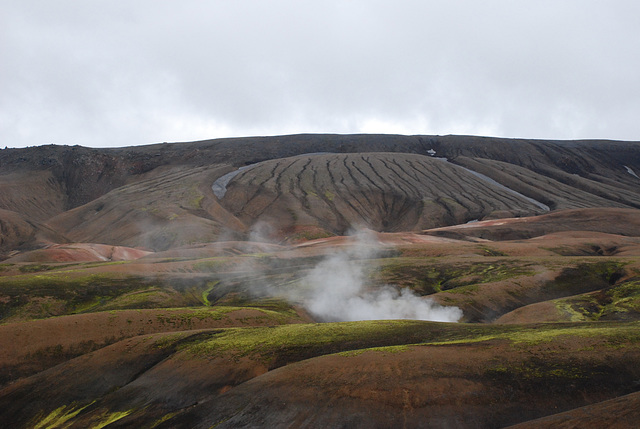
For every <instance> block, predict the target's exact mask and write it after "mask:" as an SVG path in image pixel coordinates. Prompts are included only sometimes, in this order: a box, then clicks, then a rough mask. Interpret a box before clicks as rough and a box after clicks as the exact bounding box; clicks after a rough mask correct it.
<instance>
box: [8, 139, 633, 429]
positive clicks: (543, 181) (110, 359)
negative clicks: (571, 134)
mask: <svg viewBox="0 0 640 429" xmlns="http://www.w3.org/2000/svg"><path fill="white" fill-rule="evenodd" d="M638 174H640V143H636V142H614V141H540V140H513V139H495V138H481V137H466V136H442V137H441V136H390V135H352V136H342V135H296V136H283V137H259V138H258V137H256V138H238V139H219V140H210V141H202V142H192V143H175V144H166V143H165V144H156V145H149V146H139V147H127V148H115V149H90V148H84V147H80V146H74V147H68V146H54V145H50V146H42V147H32V148H26V149H5V150H0V427H11V428H34V427H37V428H67V427H70V428H87V427H93V428H102V427H109V428H112V427H113V428H115V427H149V428H152V427H154V428H199V427H202V428H210V427H217V428H233V427H274V428H281V427H282V428H284V427H287V428H288V427H313V428H325V427H357V428H388V427H438V428H448V427H456V428H458V427H459V428H485V427H491V428H493V427H496V428H497V427H506V426H509V425H520V427H587V426H590V425H591V426H593V427H619V428H631V427H636V426H637V422H638V421H639V420H640V396H639V395H640V387H639V386H640V177H638Z"/></svg>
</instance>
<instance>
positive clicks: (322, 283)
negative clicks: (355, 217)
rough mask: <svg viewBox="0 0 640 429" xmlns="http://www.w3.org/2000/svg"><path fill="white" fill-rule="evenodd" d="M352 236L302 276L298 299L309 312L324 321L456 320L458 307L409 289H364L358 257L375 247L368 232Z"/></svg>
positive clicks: (367, 255) (364, 256)
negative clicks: (352, 240) (301, 292)
mask: <svg viewBox="0 0 640 429" xmlns="http://www.w3.org/2000/svg"><path fill="white" fill-rule="evenodd" d="M355 238H356V240H355V244H354V245H353V246H351V247H349V248H347V249H346V250H343V251H339V252H337V253H335V254H333V255H332V256H330V257H328V258H327V259H325V260H323V261H322V262H320V263H319V264H318V265H317V266H316V267H315V268H314V269H313V270H311V272H310V273H309V275H308V276H307V277H306V279H305V285H306V293H305V294H304V296H303V297H302V303H303V305H304V306H305V307H306V308H307V310H308V311H309V312H310V313H311V314H313V315H314V316H315V317H317V318H319V319H321V320H325V321H355V320H379V319H417V320H430V321H437V322H457V321H458V320H460V318H461V317H462V311H461V310H460V309H459V308H458V307H443V306H441V305H439V304H437V303H435V302H434V301H432V300H430V299H428V298H421V297H419V296H417V295H416V294H414V293H413V292H412V291H411V290H409V289H397V288H394V287H391V286H385V287H383V288H378V289H375V290H366V288H365V281H366V276H365V272H364V268H363V265H362V263H359V262H358V261H361V260H364V259H371V258H373V257H375V253H376V251H377V248H378V247H377V246H376V243H375V241H374V240H373V237H372V236H371V235H369V234H366V233H363V232H360V233H358V234H357V235H356V236H355Z"/></svg>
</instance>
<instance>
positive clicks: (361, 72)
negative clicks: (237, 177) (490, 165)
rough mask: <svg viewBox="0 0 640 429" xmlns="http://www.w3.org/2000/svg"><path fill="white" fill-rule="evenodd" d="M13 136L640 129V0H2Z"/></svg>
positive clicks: (4, 104) (0, 117) (3, 77)
mask: <svg viewBox="0 0 640 429" xmlns="http://www.w3.org/2000/svg"><path fill="white" fill-rule="evenodd" d="M0 6H1V9H0V146H1V147H4V146H9V147H23V146H33V145H41V144H49V143H55V144H70V145H74V144H80V145H84V146H94V147H106V146H129V145H139V144H149V143H156V142H163V141H167V142H172V141H190V140H201V139H208V138H216V137H227V136H249V135H277V134H291V133H301V132H313V133H322V132H327V133H399V134H475V135H490V136H504V137H527V138H558V139H574V138H579V139H582V138H609V139H622V140H640V25H639V21H638V20H639V19H640V2H639V1H637V0H624V1H623V0H606V1H605V0H600V1H595V0H572V1H563V0H553V1H551V0H549V1H547V0H535V1H531V0H528V1H517V0H502V1H498V0H483V1H479V0H441V1H425V0H416V1H403V0H393V1H391V0H390V1H376V0H362V1H349V0H339V1H332V0H323V1H317V0H315V1H305V0H290V1H279V0H268V1H267V0H256V1H243V0H233V1H232V0H220V1H203V0H181V1H179V2H178V1H174V0H172V1H164V0H135V1H131V0H127V1H120V0H104V1H103V0H82V1H79V0H68V1H65V0H40V1H34V0H0Z"/></svg>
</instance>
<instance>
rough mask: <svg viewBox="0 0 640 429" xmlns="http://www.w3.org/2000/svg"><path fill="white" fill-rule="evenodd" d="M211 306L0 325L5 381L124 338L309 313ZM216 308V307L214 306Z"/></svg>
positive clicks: (263, 321) (262, 323)
mask: <svg viewBox="0 0 640 429" xmlns="http://www.w3.org/2000/svg"><path fill="white" fill-rule="evenodd" d="M208 311H209V309H207V308H199V309H198V308H184V309H149V310H122V311H113V312H101V313H89V314H78V315H72V316H62V317H55V318H49V319H44V320H35V321H31V322H18V323H10V324H6V325H0V364H1V365H2V366H3V367H4V369H5V370H4V371H2V379H0V384H4V383H6V382H8V381H11V380H15V379H16V378H18V377H23V376H25V375H30V374H33V373H36V372H38V371H42V370H44V369H46V368H49V367H52V366H54V365H57V364H59V363H61V362H64V361H66V360H69V359H70V358H72V357H75V356H77V355H79V354H83V353H87V352H90V351H92V350H95V349H98V348H100V347H104V346H105V345H108V344H111V343H114V342H116V341H119V340H121V339H124V338H129V337H133V336H137V335H143V334H154V333H159V332H174V331H184V330H197V329H205V328H217V327H234V326H273V325H279V324H282V323H303V322H308V321H309V319H308V318H307V317H308V316H302V317H290V318H283V319H282V320H279V319H276V318H273V317H270V316H268V315H267V314H265V313H264V312H262V311H260V310H259V309H250V308H243V309H239V310H235V311H231V312H229V313H226V314H220V315H219V316H217V314H219V313H211V314H215V315H214V316H213V317H206V315H207V312H208ZM211 311H212V312H215V311H216V309H215V308H212V309H211Z"/></svg>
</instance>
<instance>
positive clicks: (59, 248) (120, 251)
mask: <svg viewBox="0 0 640 429" xmlns="http://www.w3.org/2000/svg"><path fill="white" fill-rule="evenodd" d="M151 253H152V252H150V251H147V250H142V249H134V248H131V247H123V246H107V245H104V244H93V243H72V244H54V245H51V246H49V247H47V248H45V249H38V250H33V251H30V252H25V253H21V254H20V255H17V256H15V257H13V258H10V259H7V260H6V261H5V263H16V262H98V261H100V262H105V261H132V260H135V259H139V258H142V257H143V256H146V255H149V254H151Z"/></svg>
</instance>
